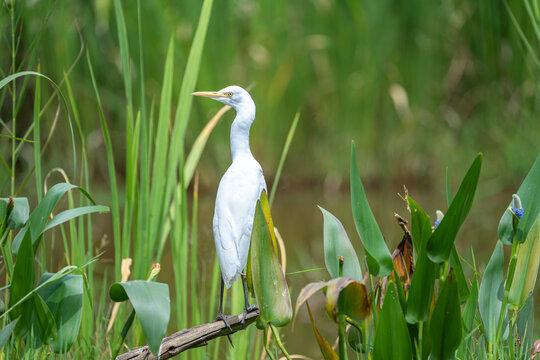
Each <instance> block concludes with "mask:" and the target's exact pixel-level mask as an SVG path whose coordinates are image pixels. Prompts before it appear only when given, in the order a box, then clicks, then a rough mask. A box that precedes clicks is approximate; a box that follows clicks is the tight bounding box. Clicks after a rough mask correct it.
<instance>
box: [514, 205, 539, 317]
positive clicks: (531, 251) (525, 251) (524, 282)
mask: <svg viewBox="0 0 540 360" xmlns="http://www.w3.org/2000/svg"><path fill="white" fill-rule="evenodd" d="M524 216H525V215H524ZM520 223H521V222H520ZM539 263H540V217H538V218H537V220H536V222H535V223H534V226H533V227H532V228H531V229H530V231H529V232H528V234H527V239H526V240H525V242H524V243H523V244H521V245H519V247H518V250H517V262H516V270H515V273H514V280H513V281H512V286H511V287H510V292H509V294H508V302H509V303H510V304H511V305H513V306H514V307H518V308H519V307H521V305H523V303H524V302H525V300H526V299H527V297H528V296H529V294H530V293H531V292H532V291H533V290H534V286H535V284H536V278H537V277H538V265H539Z"/></svg>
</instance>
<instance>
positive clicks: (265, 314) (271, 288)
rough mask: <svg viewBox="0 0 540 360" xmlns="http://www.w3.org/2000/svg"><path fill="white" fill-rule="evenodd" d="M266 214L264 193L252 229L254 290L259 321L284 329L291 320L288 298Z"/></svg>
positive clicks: (269, 219) (267, 209)
mask: <svg viewBox="0 0 540 360" xmlns="http://www.w3.org/2000/svg"><path fill="white" fill-rule="evenodd" d="M265 213H266V216H265ZM269 214H270V208H269V206H268V198H267V197H266V192H264V191H263V192H262V194H261V198H260V200H259V201H257V205H256V207H255V217H254V219H253V228H252V230H251V271H252V277H253V290H254V292H255V297H256V299H257V303H258V304H259V308H260V310H261V318H262V319H263V320H264V321H266V322H267V323H271V324H273V325H275V326H284V325H286V324H288V323H289V321H290V320H291V317H292V305H291V296H290V295H289V288H288V286H287V281H286V280H285V275H284V274H283V270H282V269H281V265H280V264H279V261H278V257H277V254H276V249H275V246H274V245H273V242H272V240H273V239H274V238H275V235H274V229H273V227H272V228H270V227H269V224H270V223H271V221H272V219H271V218H270V215H269Z"/></svg>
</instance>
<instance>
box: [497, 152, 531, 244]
mask: <svg viewBox="0 0 540 360" xmlns="http://www.w3.org/2000/svg"><path fill="white" fill-rule="evenodd" d="M538 184H540V155H538V157H537V158H536V161H535V162H534V165H533V166H532V168H531V170H529V173H528V174H527V176H526V177H525V179H524V180H523V182H522V183H521V186H520V187H519V190H518V191H517V193H516V194H518V195H519V197H520V198H521V204H522V206H523V218H522V219H521V220H520V221H519V224H518V228H517V234H516V240H517V241H518V242H524V241H525V239H526V238H527V236H528V234H529V231H530V230H531V228H532V227H533V225H534V223H535V222H536V219H537V218H538V216H539V215H540V186H538ZM511 206H512V202H510V204H509V205H508V207H511ZM497 232H498V235H499V239H500V240H501V241H502V242H503V243H505V244H511V243H512V239H513V238H514V229H513V225H512V212H511V211H510V209H508V208H507V209H506V210H505V211H504V213H503V216H502V217H501V221H500V222H499V229H498V231H497Z"/></svg>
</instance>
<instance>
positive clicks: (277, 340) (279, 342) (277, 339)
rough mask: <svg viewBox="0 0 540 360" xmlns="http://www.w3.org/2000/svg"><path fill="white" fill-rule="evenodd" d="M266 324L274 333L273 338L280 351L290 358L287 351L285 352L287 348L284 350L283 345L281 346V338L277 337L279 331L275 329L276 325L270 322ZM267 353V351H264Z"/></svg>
mask: <svg viewBox="0 0 540 360" xmlns="http://www.w3.org/2000/svg"><path fill="white" fill-rule="evenodd" d="M268 326H270V329H272V334H273V335H274V338H275V339H276V344H277V346H278V347H279V348H280V350H281V352H282V353H283V355H285V357H286V358H287V359H288V360H292V359H291V356H290V355H289V353H288V352H287V350H285V347H284V346H283V343H282V342H281V339H280V337H279V333H278V331H277V329H276V327H275V326H274V325H272V324H268ZM266 352H267V353H268V351H266Z"/></svg>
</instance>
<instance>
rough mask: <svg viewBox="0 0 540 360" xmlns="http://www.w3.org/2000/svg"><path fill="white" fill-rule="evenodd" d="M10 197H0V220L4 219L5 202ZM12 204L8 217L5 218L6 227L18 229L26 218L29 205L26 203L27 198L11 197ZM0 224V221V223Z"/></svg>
mask: <svg viewBox="0 0 540 360" xmlns="http://www.w3.org/2000/svg"><path fill="white" fill-rule="evenodd" d="M9 199H10V198H0V208H3V209H4V210H0V221H2V222H3V221H4V217H5V215H6V213H5V211H6V209H7V203H8V202H9ZM13 202H14V206H13V209H12V210H11V212H10V213H9V217H8V218H7V228H8V229H10V230H16V229H20V228H21V227H22V226H23V225H24V224H25V223H26V221H27V220H28V214H29V212H30V207H29V205H28V199H27V198H13ZM0 225H1V223H0Z"/></svg>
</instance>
